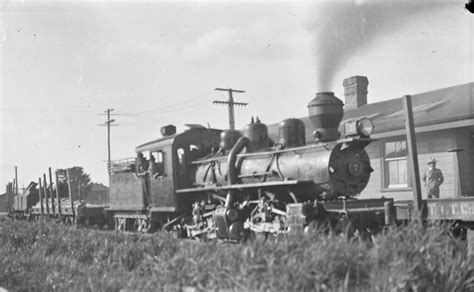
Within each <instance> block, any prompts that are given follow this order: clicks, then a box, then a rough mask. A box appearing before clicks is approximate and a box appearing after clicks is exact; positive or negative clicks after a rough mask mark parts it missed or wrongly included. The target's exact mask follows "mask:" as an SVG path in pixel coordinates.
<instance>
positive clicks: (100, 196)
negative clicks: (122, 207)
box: [86, 183, 109, 205]
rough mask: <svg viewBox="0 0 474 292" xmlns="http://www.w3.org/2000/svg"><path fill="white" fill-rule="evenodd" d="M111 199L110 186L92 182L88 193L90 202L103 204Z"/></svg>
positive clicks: (87, 196) (87, 197) (87, 200)
mask: <svg viewBox="0 0 474 292" xmlns="http://www.w3.org/2000/svg"><path fill="white" fill-rule="evenodd" d="M108 201H109V188H108V187H106V186H104V185H103V184H99V183H92V184H91V187H90V189H89V191H88V192H87V194H86V202H87V203H88V204H96V205H102V204H107V203H108Z"/></svg>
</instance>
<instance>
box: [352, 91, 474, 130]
mask: <svg viewBox="0 0 474 292" xmlns="http://www.w3.org/2000/svg"><path fill="white" fill-rule="evenodd" d="M473 98H474V82H470V83H467V84H461V85H456V86H452V87H447V88H442V89H438V90H433V91H428V92H424V93H420V94H414V95H412V108H413V117H414V121H415V127H421V126H428V125H434V124H441V123H448V122H457V121H461V120H466V119H473V120H474V108H473V106H474V103H473ZM364 116H365V117H369V118H371V119H372V121H373V122H374V124H375V132H374V133H375V134H377V133H381V132H388V131H393V130H399V129H404V128H405V121H404V119H405V112H404V108H403V100H402V97H399V98H395V99H390V100H386V101H381V102H376V103H370V104H367V105H364V106H361V107H359V108H356V109H352V110H349V111H346V112H345V113H344V118H343V121H344V120H349V119H358V118H361V117H364Z"/></svg>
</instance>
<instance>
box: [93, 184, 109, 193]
mask: <svg viewBox="0 0 474 292" xmlns="http://www.w3.org/2000/svg"><path fill="white" fill-rule="evenodd" d="M108 190H109V188H108V187H106V186H104V185H103V184H100V183H92V184H91V188H90V190H89V192H107V191H108Z"/></svg>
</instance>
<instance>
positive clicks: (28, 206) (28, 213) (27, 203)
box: [9, 182, 106, 226]
mask: <svg viewBox="0 0 474 292" xmlns="http://www.w3.org/2000/svg"><path fill="white" fill-rule="evenodd" d="M37 186H38V183H36V182H30V184H29V185H28V187H27V188H26V189H25V190H24V191H23V193H19V194H18V195H15V196H14V200H13V206H12V208H11V212H10V214H9V217H10V218H12V219H14V220H39V219H40V218H50V219H58V220H60V221H62V222H66V223H71V224H76V223H78V224H85V225H98V226H103V225H105V223H106V220H105V213H104V206H103V205H93V204H88V203H87V202H85V201H77V200H76V201H72V202H71V200H70V199H66V198H59V200H58V198H56V200H55V201H53V200H52V199H51V198H52V195H51V194H49V198H46V196H45V195H44V194H45V192H48V191H47V190H44V189H42V188H38V187H37ZM58 201H59V204H58Z"/></svg>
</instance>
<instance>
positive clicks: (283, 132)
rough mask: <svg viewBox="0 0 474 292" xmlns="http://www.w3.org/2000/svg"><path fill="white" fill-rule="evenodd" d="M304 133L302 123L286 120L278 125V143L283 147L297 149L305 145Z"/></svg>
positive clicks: (292, 119) (296, 120) (291, 119)
mask: <svg viewBox="0 0 474 292" xmlns="http://www.w3.org/2000/svg"><path fill="white" fill-rule="evenodd" d="M305 136H306V132H305V127H304V123H303V121H301V120H299V119H294V118H290V119H286V120H283V121H281V122H280V124H279V125H278V137H279V141H278V142H279V143H280V144H281V145H283V146H285V147H298V146H303V145H305V144H306V137H305Z"/></svg>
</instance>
